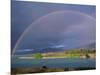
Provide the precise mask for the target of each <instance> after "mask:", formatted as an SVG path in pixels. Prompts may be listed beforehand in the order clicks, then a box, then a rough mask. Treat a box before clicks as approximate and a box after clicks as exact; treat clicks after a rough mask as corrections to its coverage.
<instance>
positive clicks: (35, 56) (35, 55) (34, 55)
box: [33, 53, 43, 59]
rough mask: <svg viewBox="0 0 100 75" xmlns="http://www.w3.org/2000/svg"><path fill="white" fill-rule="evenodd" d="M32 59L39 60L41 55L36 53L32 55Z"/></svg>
mask: <svg viewBox="0 0 100 75" xmlns="http://www.w3.org/2000/svg"><path fill="white" fill-rule="evenodd" d="M33 57H34V58H35V59H41V58H42V57H43V56H42V54H41V53H36V54H33Z"/></svg>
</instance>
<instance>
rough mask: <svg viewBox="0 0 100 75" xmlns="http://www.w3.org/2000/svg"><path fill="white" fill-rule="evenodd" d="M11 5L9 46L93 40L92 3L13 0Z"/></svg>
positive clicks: (66, 44) (73, 45)
mask: <svg viewBox="0 0 100 75" xmlns="http://www.w3.org/2000/svg"><path fill="white" fill-rule="evenodd" d="M11 9H12V10H11V49H14V47H16V49H36V48H40V49H41V48H46V47H55V48H58V47H62V48H65V49H70V48H76V47H79V46H83V45H87V44H92V43H95V42H96V40H95V33H96V32H95V28H96V24H95V18H96V7H95V6H90V5H74V4H58V3H43V2H24V1H12V5H11ZM24 31H26V33H25V32H24ZM23 33H24V34H23Z"/></svg>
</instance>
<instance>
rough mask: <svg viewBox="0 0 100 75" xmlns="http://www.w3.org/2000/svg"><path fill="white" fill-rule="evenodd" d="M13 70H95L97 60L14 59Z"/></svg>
mask: <svg viewBox="0 0 100 75" xmlns="http://www.w3.org/2000/svg"><path fill="white" fill-rule="evenodd" d="M11 66H12V68H24V67H25V68H40V67H43V66H46V67H48V68H79V67H83V68H84V67H87V68H95V66H96V61H95V59H82V58H57V59H17V58H12V61H11Z"/></svg>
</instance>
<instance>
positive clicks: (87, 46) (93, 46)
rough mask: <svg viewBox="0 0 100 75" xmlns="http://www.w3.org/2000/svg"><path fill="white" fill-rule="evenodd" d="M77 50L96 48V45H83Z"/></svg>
mask: <svg viewBox="0 0 100 75" xmlns="http://www.w3.org/2000/svg"><path fill="white" fill-rule="evenodd" d="M77 48H96V43H95V42H94V43H91V44H87V45H84V46H80V47H77Z"/></svg>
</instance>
